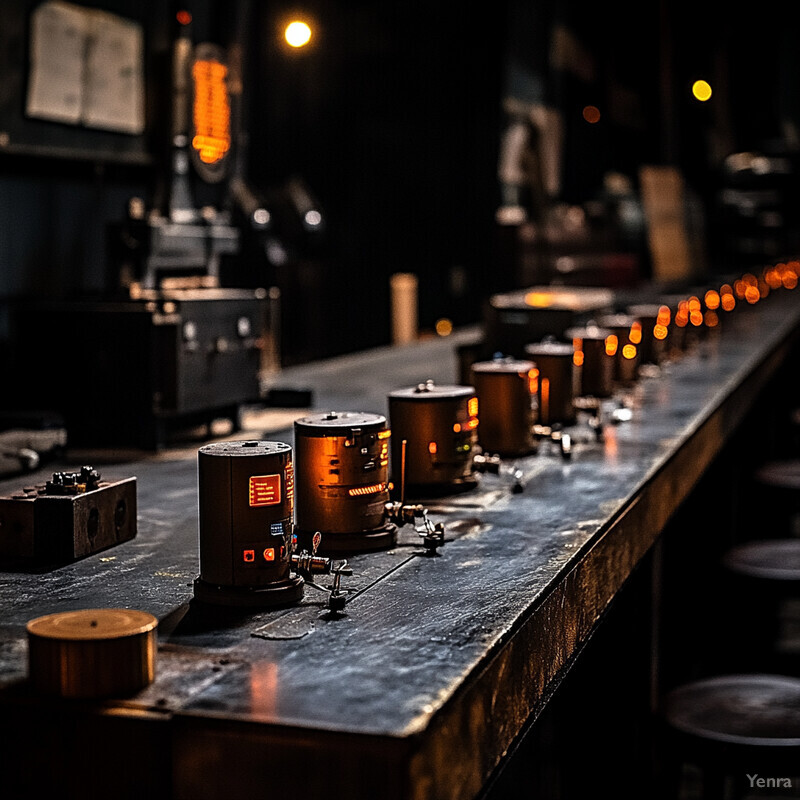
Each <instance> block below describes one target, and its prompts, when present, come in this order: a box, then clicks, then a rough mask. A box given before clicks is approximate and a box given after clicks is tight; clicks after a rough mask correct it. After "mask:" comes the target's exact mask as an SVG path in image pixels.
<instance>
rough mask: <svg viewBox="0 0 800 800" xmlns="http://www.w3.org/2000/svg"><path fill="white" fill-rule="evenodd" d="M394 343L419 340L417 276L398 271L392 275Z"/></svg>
mask: <svg viewBox="0 0 800 800" xmlns="http://www.w3.org/2000/svg"><path fill="white" fill-rule="evenodd" d="M390 280H391V292H392V343H393V344H408V343H409V342H415V341H416V340H417V284H418V281H417V276H416V275H414V274H412V273H410V272H396V273H395V274H394V275H392V277H391V279H390Z"/></svg>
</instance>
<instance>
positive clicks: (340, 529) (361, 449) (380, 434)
mask: <svg viewBox="0 0 800 800" xmlns="http://www.w3.org/2000/svg"><path fill="white" fill-rule="evenodd" d="M390 435H391V433H390V431H389V429H388V427H387V423H386V417H384V416H382V415H380V414H367V413H360V412H350V411H345V412H335V411H331V412H328V413H319V414H313V415H311V416H308V417H303V418H302V419H299V420H296V421H295V423H294V447H295V454H296V459H295V467H296V469H295V473H296V474H295V483H296V492H297V508H296V515H295V516H296V522H297V536H298V541H300V542H301V544H304V545H306V544H307V543H306V542H305V541H304V540H305V539H307V538H313V535H314V533H316V532H319V533H321V534H322V539H321V543H320V548H319V550H320V552H321V553H322V552H326V553H334V552H355V551H359V550H375V549H378V548H380V547H387V546H391V545H392V544H393V543H394V541H395V533H396V526H395V525H392V524H387V522H386V514H385V510H386V503H388V502H389V437H390Z"/></svg>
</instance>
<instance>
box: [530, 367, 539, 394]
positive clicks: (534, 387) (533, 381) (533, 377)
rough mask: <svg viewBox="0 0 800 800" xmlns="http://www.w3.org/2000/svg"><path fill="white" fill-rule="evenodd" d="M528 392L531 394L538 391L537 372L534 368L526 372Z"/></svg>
mask: <svg viewBox="0 0 800 800" xmlns="http://www.w3.org/2000/svg"><path fill="white" fill-rule="evenodd" d="M528 391H529V392H530V393H531V394H536V393H537V392H538V391H539V370H538V369H536V368H534V369H531V370H528Z"/></svg>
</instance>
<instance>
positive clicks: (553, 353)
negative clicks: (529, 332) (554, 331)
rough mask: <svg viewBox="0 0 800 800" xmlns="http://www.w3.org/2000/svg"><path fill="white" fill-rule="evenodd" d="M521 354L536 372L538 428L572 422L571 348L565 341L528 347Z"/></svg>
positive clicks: (573, 397) (573, 368)
mask: <svg viewBox="0 0 800 800" xmlns="http://www.w3.org/2000/svg"><path fill="white" fill-rule="evenodd" d="M525 353H526V355H527V356H528V358H530V359H531V360H532V361H533V362H534V363H535V364H536V369H538V371H539V381H538V383H539V385H538V392H537V394H538V403H539V415H538V420H539V423H540V424H541V425H555V424H560V425H571V424H572V423H574V422H575V418H576V413H575V365H574V362H573V348H572V345H571V344H567V343H566V342H556V341H552V342H551V341H544V342H539V343H538V344H529V345H527V346H526V347H525Z"/></svg>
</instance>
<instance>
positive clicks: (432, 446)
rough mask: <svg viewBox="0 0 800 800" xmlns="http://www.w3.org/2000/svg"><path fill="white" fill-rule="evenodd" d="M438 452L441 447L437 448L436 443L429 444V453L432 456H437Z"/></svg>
mask: <svg viewBox="0 0 800 800" xmlns="http://www.w3.org/2000/svg"><path fill="white" fill-rule="evenodd" d="M438 450H439V447H438V446H437V444H436V442H428V452H429V453H430V454H431V455H432V456H435V455H436V453H437V451H438Z"/></svg>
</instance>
